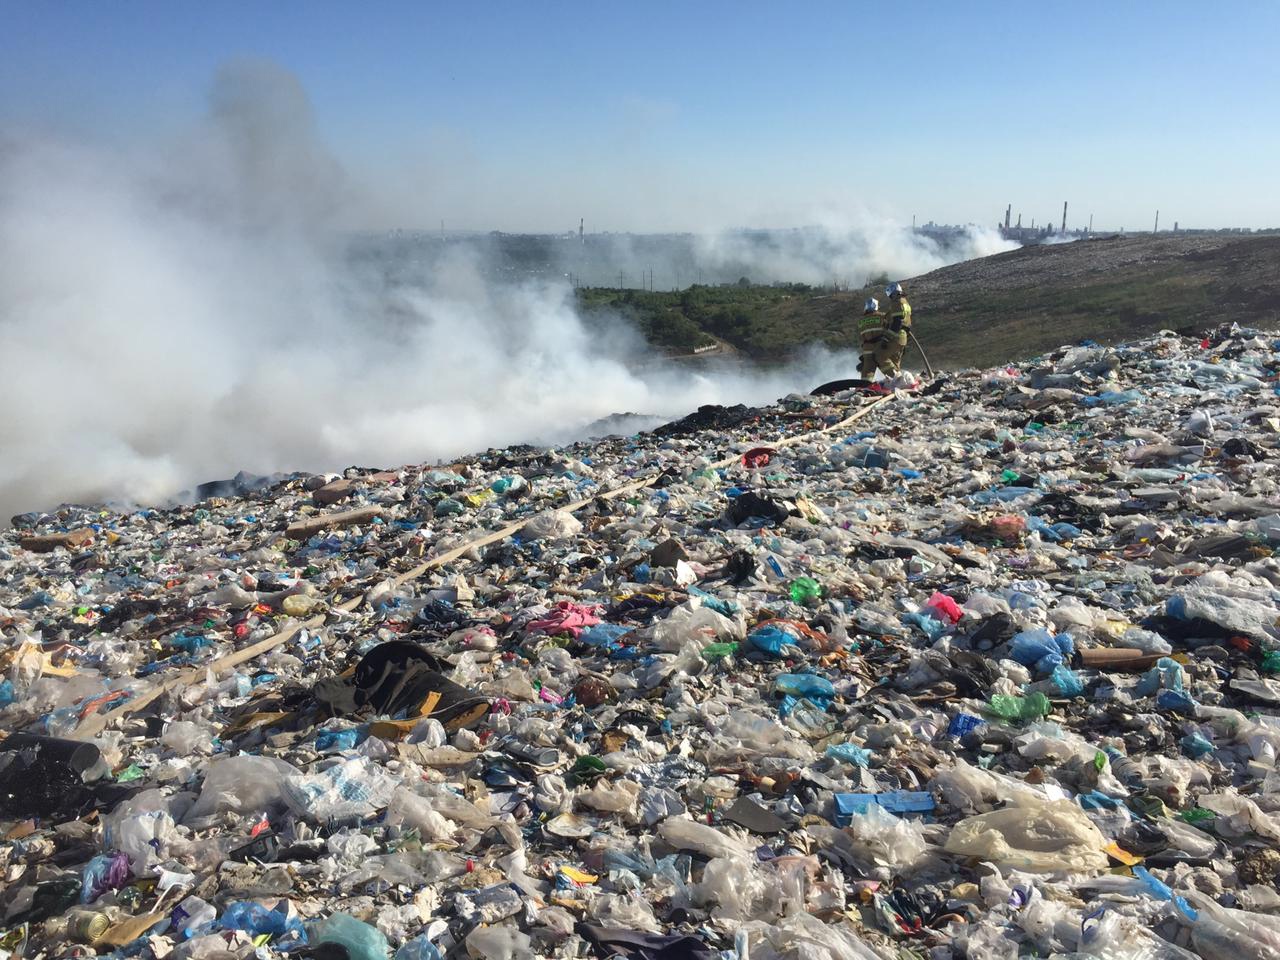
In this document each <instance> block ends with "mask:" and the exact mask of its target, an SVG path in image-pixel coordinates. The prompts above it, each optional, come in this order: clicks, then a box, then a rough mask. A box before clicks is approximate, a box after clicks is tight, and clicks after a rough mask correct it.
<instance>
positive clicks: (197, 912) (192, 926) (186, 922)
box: [171, 893, 218, 939]
mask: <svg viewBox="0 0 1280 960" xmlns="http://www.w3.org/2000/svg"><path fill="white" fill-rule="evenodd" d="M217 918H218V911H217V910H215V909H214V907H213V904H211V903H208V902H207V901H205V900H202V899H200V898H199V897H197V896H196V895H195V894H194V893H193V894H192V895H191V896H189V897H187V898H186V899H185V900H183V901H182V902H181V903H179V904H178V905H177V906H176V907H174V908H173V916H172V917H171V923H172V927H171V929H172V930H173V931H174V932H175V933H179V934H181V935H182V936H183V937H184V938H186V939H190V938H191V937H193V936H194V935H195V934H196V932H197V931H199V930H200V928H202V927H205V926H209V925H210V924H212V923H213V921H214V920H216V919H217Z"/></svg>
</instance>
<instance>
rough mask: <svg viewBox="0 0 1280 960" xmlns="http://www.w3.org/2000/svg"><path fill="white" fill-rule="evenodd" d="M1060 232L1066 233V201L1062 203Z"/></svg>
mask: <svg viewBox="0 0 1280 960" xmlns="http://www.w3.org/2000/svg"><path fill="white" fill-rule="evenodd" d="M1062 232H1063V233H1066V232H1067V201H1065V200H1063V201H1062Z"/></svg>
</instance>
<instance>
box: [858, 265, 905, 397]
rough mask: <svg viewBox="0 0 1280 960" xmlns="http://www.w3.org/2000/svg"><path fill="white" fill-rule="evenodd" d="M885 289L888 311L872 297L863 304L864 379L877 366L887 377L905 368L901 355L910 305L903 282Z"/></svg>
mask: <svg viewBox="0 0 1280 960" xmlns="http://www.w3.org/2000/svg"><path fill="white" fill-rule="evenodd" d="M884 292H885V296H886V297H888V298H889V311H888V313H884V312H882V311H881V310H880V304H879V303H878V302H877V301H876V299H875V298H874V297H872V298H870V299H868V300H867V302H866V304H865V305H864V307H863V311H862V317H861V319H860V320H859V321H858V334H859V336H860V339H861V340H862V362H861V364H860V365H859V368H858V369H859V374H860V376H861V377H862V379H864V380H870V379H871V378H872V377H874V376H875V374H876V368H877V367H879V369H880V371H881V372H882V373H883V374H884V375H885V376H886V377H896V376H897V375H898V373H899V372H900V370H901V367H902V354H903V353H904V352H905V351H906V349H907V336H908V332H909V331H910V330H911V304H910V303H908V302H907V295H906V292H905V291H904V290H903V289H902V284H900V283H891V284H889V286H887V287H885V290H884Z"/></svg>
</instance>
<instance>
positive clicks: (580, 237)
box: [578, 217, 587, 244]
mask: <svg viewBox="0 0 1280 960" xmlns="http://www.w3.org/2000/svg"><path fill="white" fill-rule="evenodd" d="M584 223H586V217H579V218H578V242H579V243H583V244H585V243H586V242H587V238H586V237H584V236H583V235H582V225H583V224H584Z"/></svg>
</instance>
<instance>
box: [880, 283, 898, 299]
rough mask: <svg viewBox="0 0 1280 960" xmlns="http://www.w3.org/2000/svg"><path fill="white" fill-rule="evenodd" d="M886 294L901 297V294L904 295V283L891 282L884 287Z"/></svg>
mask: <svg viewBox="0 0 1280 960" xmlns="http://www.w3.org/2000/svg"><path fill="white" fill-rule="evenodd" d="M884 295H885V296H886V297H900V296H902V284H900V283H891V284H889V285H888V286H887V287H885V288H884Z"/></svg>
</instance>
